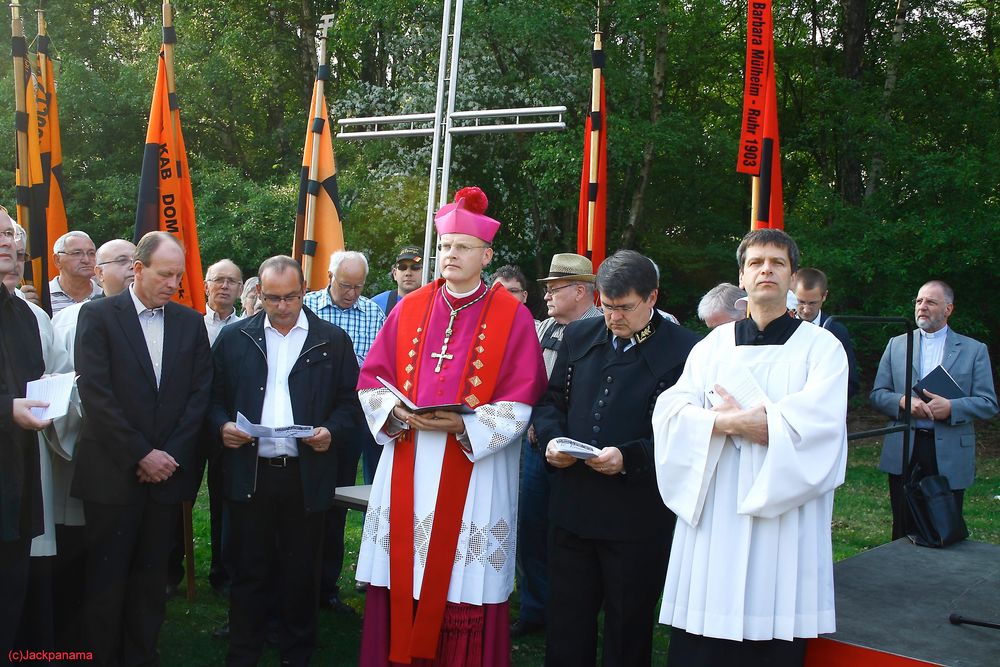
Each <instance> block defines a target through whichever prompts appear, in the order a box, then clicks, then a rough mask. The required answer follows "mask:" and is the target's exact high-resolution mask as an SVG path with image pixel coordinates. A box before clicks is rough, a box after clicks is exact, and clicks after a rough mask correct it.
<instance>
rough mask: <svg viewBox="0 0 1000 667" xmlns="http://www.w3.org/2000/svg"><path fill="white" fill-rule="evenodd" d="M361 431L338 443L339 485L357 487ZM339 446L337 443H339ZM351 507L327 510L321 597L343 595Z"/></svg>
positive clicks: (361, 439)
mask: <svg viewBox="0 0 1000 667" xmlns="http://www.w3.org/2000/svg"><path fill="white" fill-rule="evenodd" d="M366 434H367V437H368V438H371V434H370V433H368V432H367V431H365V432H364V433H361V432H360V431H359V432H357V433H356V434H355V436H354V437H352V438H351V439H350V440H349V441H347V442H345V443H343V445H340V446H337V486H353V485H354V484H355V482H356V481H357V479H358V459H359V458H361V450H362V448H363V447H364V441H365V435H366ZM335 446H336V445H335ZM346 524H347V508H346V507H331V508H330V509H328V510H327V511H326V530H325V531H324V537H323V577H322V580H321V581H320V598H321V599H323V600H329V599H330V598H332V597H336V596H338V595H340V585H339V584H338V583H337V582H338V581H339V580H340V572H341V570H343V569H344V526H345V525H346Z"/></svg>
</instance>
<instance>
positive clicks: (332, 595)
mask: <svg viewBox="0 0 1000 667" xmlns="http://www.w3.org/2000/svg"><path fill="white" fill-rule="evenodd" d="M328 275H329V276H330V285H329V287H328V288H327V289H325V290H319V291H317V292H310V293H309V294H306V298H305V305H306V306H307V307H308V308H309V309H310V310H312V311H313V312H314V313H316V315H317V316H319V318H320V319H323V320H326V321H327V322H329V323H331V324H333V325H335V326H338V327H340V328H341V329H343V330H344V331H346V332H347V335H348V336H350V337H351V341H352V342H353V343H354V354H355V356H356V357H357V362H358V366H359V367H360V366H361V365H362V364H364V363H365V357H366V356H367V355H368V350H369V349H371V346H372V343H373V342H374V341H375V336H376V335H377V334H378V332H379V329H381V328H382V324H383V323H384V322H385V315H384V314H383V313H382V309H381V308H379V307H378V306H377V305H375V303H374V302H373V301H372V300H371V299H368V298H366V297H364V296H362V295H361V292H362V291H364V289H365V281H366V280H367V279H368V258H366V257H365V256H364V255H363V254H361V253H360V252H352V251H350V250H339V251H337V252H335V253H333V254H332V255H330V271H329V274H328ZM380 453H381V452H380V450H379V448H377V447H376V446H375V443H374V442H373V441H372V439H371V435H370V434H369V433H368V431H367V429H358V431H357V432H356V433H355V435H354V436H353V437H351V438H349V439H348V441H347V442H345V443H344V445H343V446H342V447H338V448H337V456H338V458H339V463H338V466H337V486H353V485H354V484H355V483H356V481H357V475H358V459H359V458H361V457H362V455H363V456H364V458H363V460H362V476H363V479H364V480H365V483H368V484H370V483H371V480H372V479H373V478H374V477H375V468H376V466H377V465H378V456H379V454H380ZM346 522H347V508H345V507H334V508H332V509H331V510H330V511H329V512H327V524H326V534H325V536H324V539H325V541H326V545H325V547H324V548H323V582H322V588H321V590H320V604H321V605H322V606H323V607H324V608H326V609H330V610H331V611H334V612H338V613H346V614H353V613H354V610H353V609H352V608H351V607H350V606H349V605H347V604H346V603H344V601H343V600H341V599H340V585H339V583H338V581H339V579H340V572H341V570H342V569H343V567H344V526H345V524H346Z"/></svg>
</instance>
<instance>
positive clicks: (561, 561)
mask: <svg viewBox="0 0 1000 667" xmlns="http://www.w3.org/2000/svg"><path fill="white" fill-rule="evenodd" d="M671 516H672V515H671ZM672 534H673V525H672V522H671V525H670V526H661V527H660V531H659V532H657V533H654V534H652V535H651V536H650V537H648V538H646V539H642V540H638V541H635V542H625V541H618V540H599V539H587V538H583V537H580V536H578V535H576V534H574V533H571V532H569V531H567V530H564V529H562V528H560V527H559V526H556V525H552V526H550V528H549V608H548V616H547V619H546V621H547V625H548V628H547V630H546V639H547V643H546V646H545V664H546V665H549V666H553V667H554V666H559V667H563V666H565V667H587V666H588V665H596V664H597V617H598V614H599V613H600V611H601V609H602V607H603V609H604V633H603V634H604V643H603V649H602V652H601V653H602V657H601V664H602V665H603V667H618V666H622V667H642V666H643V665H649V664H650V663H651V661H652V650H653V649H652V645H653V627H654V625H655V624H656V615H655V614H656V601H657V600H658V599H659V597H660V594H661V593H662V592H663V579H664V576H665V575H666V573H667V558H668V555H669V549H670V538H671V536H672Z"/></svg>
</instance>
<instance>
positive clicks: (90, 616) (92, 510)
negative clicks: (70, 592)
mask: <svg viewBox="0 0 1000 667" xmlns="http://www.w3.org/2000/svg"><path fill="white" fill-rule="evenodd" d="M84 512H85V513H86V516H87V527H86V530H87V570H86V572H87V583H86V596H87V609H86V619H85V626H86V630H87V643H88V644H89V645H90V647H91V648H92V649H93V651H94V661H95V662H96V663H97V664H100V665H121V666H122V667H131V666H132V665H148V664H158V662H159V654H158V653H157V650H156V642H157V639H158V637H159V634H160V627H161V626H162V625H163V619H164V616H165V614H166V585H167V559H168V557H169V554H170V550H171V548H172V547H173V543H174V527H175V526H176V522H177V515H178V514H179V513H180V505H179V504H177V503H170V504H161V503H157V502H153V501H152V500H148V499H147V500H146V501H144V502H142V503H138V504H135V505H104V504H102V503H94V502H89V501H85V502H84Z"/></svg>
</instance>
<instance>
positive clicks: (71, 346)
mask: <svg viewBox="0 0 1000 667" xmlns="http://www.w3.org/2000/svg"><path fill="white" fill-rule="evenodd" d="M96 259H97V264H96V266H95V268H94V270H95V276H94V277H95V279H96V280H97V282H98V284H99V285H100V286H101V288H102V289H103V294H104V297H111V296H115V295H116V294H120V293H122V292H123V291H125V290H126V289H128V287H129V285H131V284H132V282H133V281H134V280H135V270H134V268H133V266H132V264H133V262H134V261H135V245H133V244H132V242H131V241H126V240H124V239H113V240H111V241H108V242H107V243H105V244H103V245H102V246H101V247H100V248H98V249H97V257H96ZM86 303H87V302H84V303H75V304H72V305H70V306H67V307H66V308H63V309H62V310H60V311H59V312H58V313H57V314H56V315H55V316H54V317H53V318H52V330H53V337H54V339H55V345H56V347H57V348H59V349H61V350H63V351H64V352H65V355H66V358H67V359H68V364H69V367H68V368H66V369H65V370H67V371H70V370H73V366H74V355H75V345H76V325H77V321H78V319H79V317H80V310H81V309H82V308H83V306H84V305H85V304H86ZM83 344H84V345H85V344H86V342H83ZM81 420H82V414H81V411H80V406H79V396H77V395H76V393H75V392H74V396H73V402H72V403H71V404H70V410H69V412H68V413H67V414H66V416H65V417H61V418H59V419H56V420H55V422H54V427H55V428H54V429H53V430H54V431H55V434H56V436H57V438H58V446H59V448H60V450H61V451H62V452H63V456H53V457H52V490H53V494H52V498H53V508H54V518H55V524H56V544H57V545H58V547H59V549H58V551H57V552H56V557H55V562H54V564H53V573H52V575H53V579H52V590H53V594H54V605H53V607H54V612H55V614H54V616H55V618H54V621H55V637H56V643H55V645H56V646H81V645H82V644H81V642H82V641H83V601H84V581H83V576H82V575H81V574H80V573H81V572H83V571H84V569H85V564H86V534H85V533H86V530H85V528H84V525H85V523H86V522H85V520H84V515H83V501H81V500H80V499H78V498H75V497H73V496H72V495H70V487H71V485H72V482H73V474H74V471H75V469H76V459H75V452H76V444H77V441H78V439H79V437H80V433H81V430H82V426H83V424H82V421H81Z"/></svg>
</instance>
